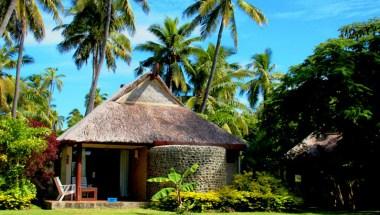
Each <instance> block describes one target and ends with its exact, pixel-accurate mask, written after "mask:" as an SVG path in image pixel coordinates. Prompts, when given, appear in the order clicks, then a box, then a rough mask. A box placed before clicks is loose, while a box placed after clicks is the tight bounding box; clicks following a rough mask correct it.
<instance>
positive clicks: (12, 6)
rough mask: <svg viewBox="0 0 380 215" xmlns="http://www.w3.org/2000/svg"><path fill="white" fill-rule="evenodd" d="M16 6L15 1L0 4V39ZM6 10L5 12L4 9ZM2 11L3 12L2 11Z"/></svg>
mask: <svg viewBox="0 0 380 215" xmlns="http://www.w3.org/2000/svg"><path fill="white" fill-rule="evenodd" d="M16 4H17V0H9V1H6V0H5V1H2V2H1V3H0V8H1V9H0V12H1V13H0V15H2V14H4V12H5V14H4V16H3V18H2V21H1V25H0V37H2V36H3V34H4V32H5V29H6V27H7V25H8V22H9V20H10V18H11V16H12V14H13V11H14V10H15V8H16ZM5 8H7V10H6V11H5V10H4V9H5ZM3 10H4V11H3Z"/></svg>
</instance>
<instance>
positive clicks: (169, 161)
mask: <svg viewBox="0 0 380 215" xmlns="http://www.w3.org/2000/svg"><path fill="white" fill-rule="evenodd" d="M194 163H198V164H199V168H198V171H197V172H196V173H195V174H193V175H191V176H189V177H188V179H187V181H188V182H196V183H197V186H196V191H201V192H204V191H208V190H215V189H218V188H220V187H222V186H224V185H225V184H226V150H225V149H224V148H222V147H216V146H184V145H169V146H157V147H153V148H151V149H150V150H149V178H151V177H157V176H166V175H167V173H168V171H169V170H170V168H174V169H175V170H176V171H179V172H181V173H183V172H184V171H185V170H186V169H187V168H189V167H190V166H191V165H193V164H194ZM158 188H159V186H158V185H157V184H156V183H149V194H150V195H151V194H153V193H155V192H156V191H157V190H158Z"/></svg>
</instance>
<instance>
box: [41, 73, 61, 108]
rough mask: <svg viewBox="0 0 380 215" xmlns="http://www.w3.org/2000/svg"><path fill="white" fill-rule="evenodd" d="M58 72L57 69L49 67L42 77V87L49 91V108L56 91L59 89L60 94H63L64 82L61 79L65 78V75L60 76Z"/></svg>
mask: <svg viewBox="0 0 380 215" xmlns="http://www.w3.org/2000/svg"><path fill="white" fill-rule="evenodd" d="M57 71H58V69H57V68H51V67H49V68H47V69H46V70H45V73H44V74H43V75H42V79H43V83H42V86H43V87H45V88H47V89H48V91H49V102H48V103H49V107H50V105H51V100H52V97H53V93H54V89H55V88H57V90H58V92H61V90H62V86H63V81H62V79H61V78H63V77H65V75H63V74H58V73H57Z"/></svg>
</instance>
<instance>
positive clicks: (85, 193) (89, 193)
mask: <svg viewBox="0 0 380 215" xmlns="http://www.w3.org/2000/svg"><path fill="white" fill-rule="evenodd" d="M71 181H72V183H75V181H76V177H71ZM80 192H81V195H80V199H81V200H83V201H96V200H98V188H96V187H93V186H92V184H88V183H87V177H82V178H81V186H80Z"/></svg>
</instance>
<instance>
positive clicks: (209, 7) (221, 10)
mask: <svg viewBox="0 0 380 215" xmlns="http://www.w3.org/2000/svg"><path fill="white" fill-rule="evenodd" d="M236 5H237V6H238V7H239V8H240V9H242V10H243V11H244V12H245V13H246V14H247V15H248V16H249V17H250V18H251V19H252V20H253V21H255V22H256V23H257V24H259V25H261V24H263V23H265V22H266V18H265V16H264V14H263V13H262V12H261V11H260V10H259V9H258V8H256V7H255V6H253V5H251V4H250V3H248V2H247V1H246V0H236V1H234V0H196V1H195V3H194V4H192V5H190V6H189V7H188V8H187V9H186V10H185V11H184V15H185V16H189V17H190V16H194V15H196V17H195V18H194V20H193V25H196V24H200V25H201V35H202V37H203V38H206V37H208V36H209V35H210V34H211V33H212V32H213V31H214V30H215V29H216V27H217V26H218V25H219V30H218V39H217V42H216V48H215V53H214V57H213V63H212V67H211V72H210V75H209V79H208V81H207V87H206V90H205V92H204V96H203V101H202V105H201V112H202V113H203V112H204V111H205V109H206V103H207V99H208V96H209V93H210V88H211V84H212V81H213V78H214V75H215V70H216V61H217V56H218V54H219V49H220V46H221V41H222V35H223V30H224V28H230V30H231V35H232V38H233V40H234V45H235V48H236V47H237V43H238V38H237V37H238V34H237V26H236V20H235V7H236Z"/></svg>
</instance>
